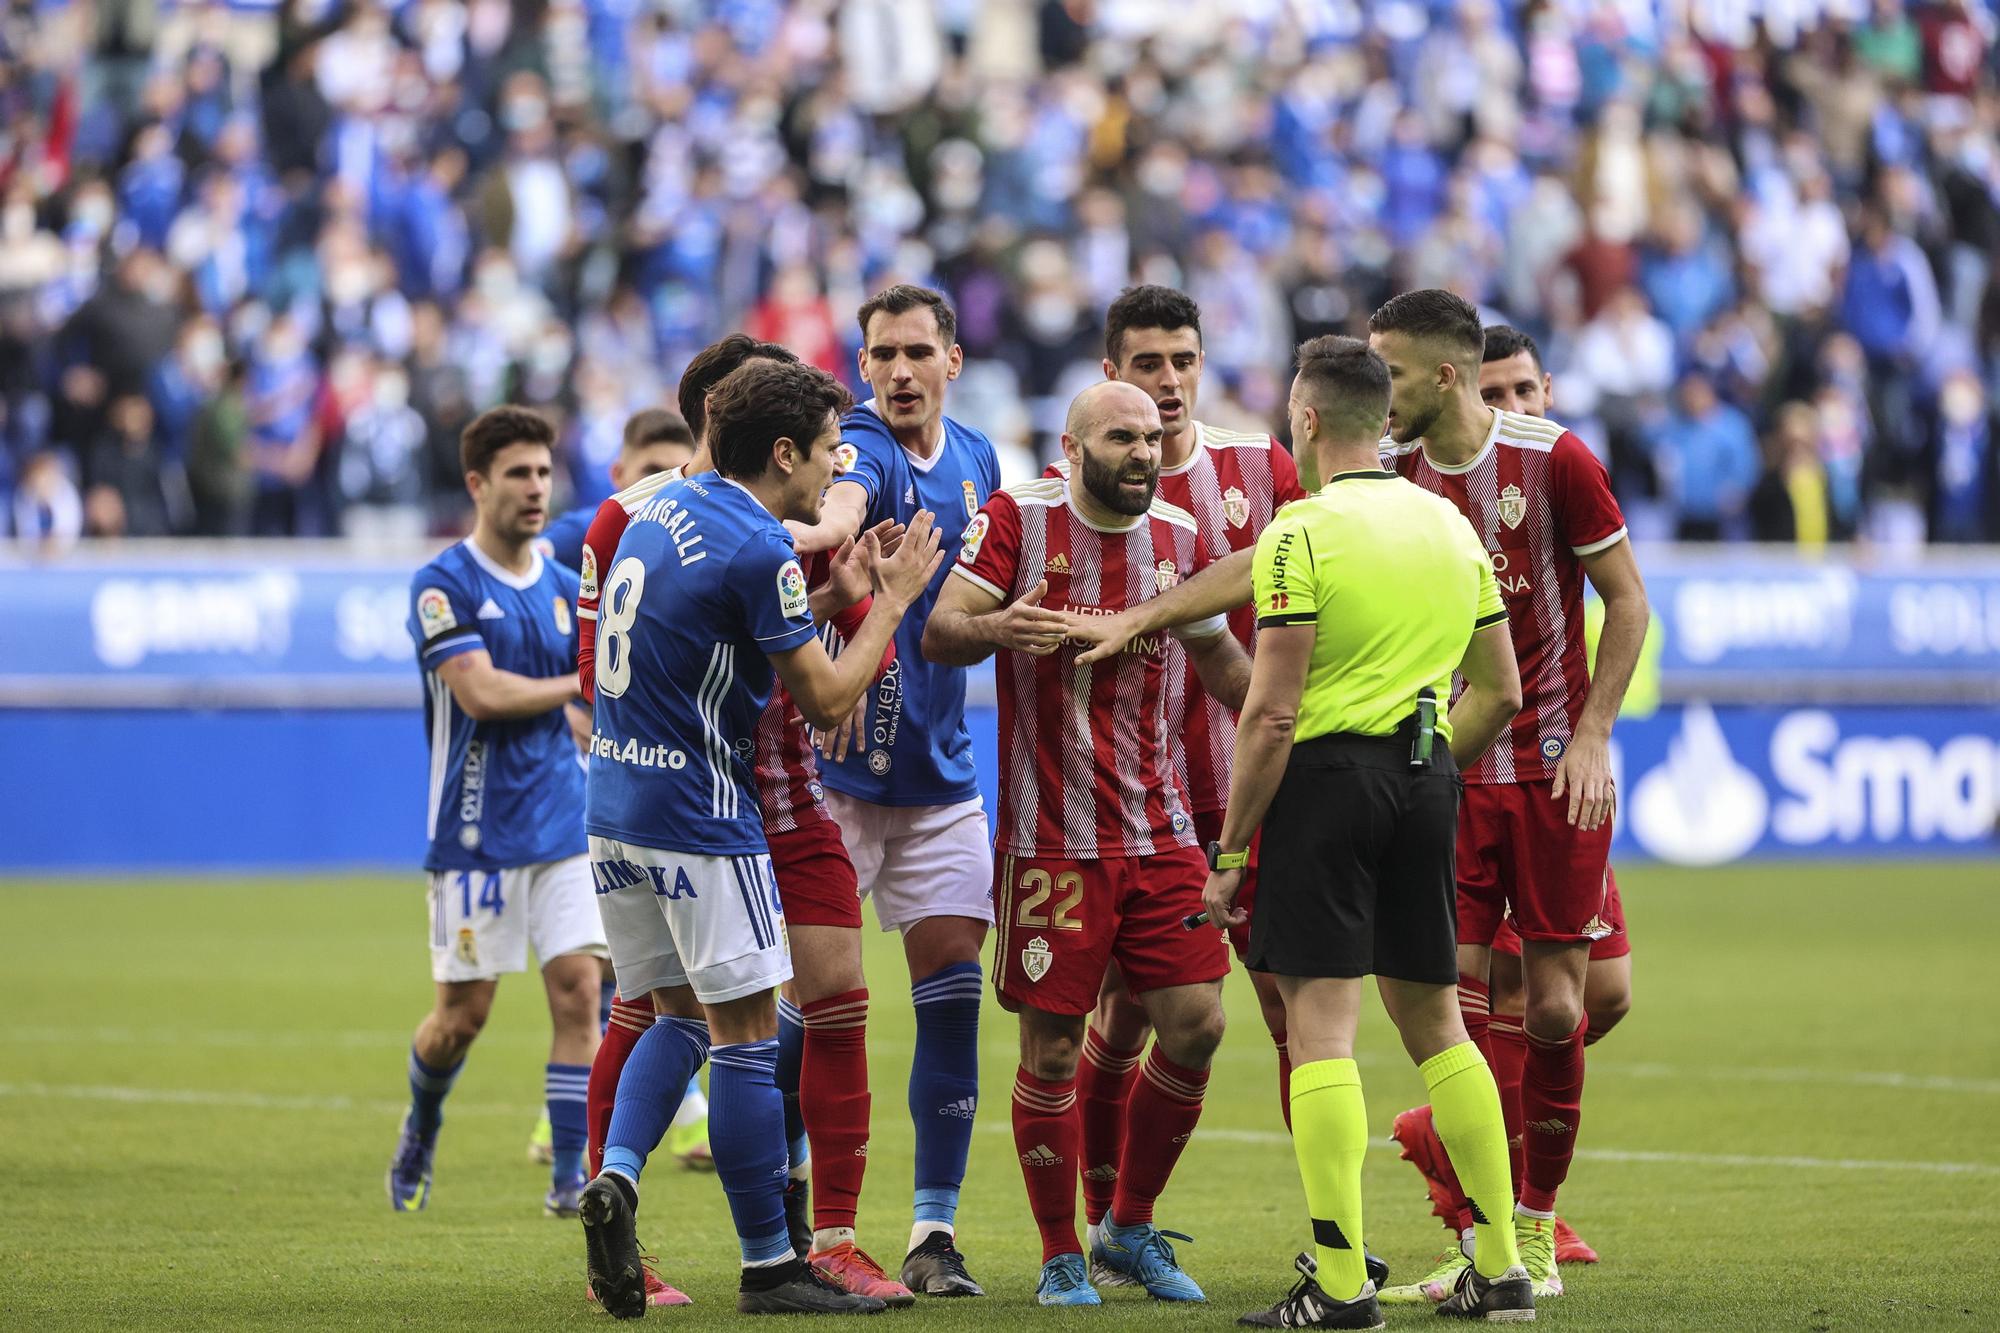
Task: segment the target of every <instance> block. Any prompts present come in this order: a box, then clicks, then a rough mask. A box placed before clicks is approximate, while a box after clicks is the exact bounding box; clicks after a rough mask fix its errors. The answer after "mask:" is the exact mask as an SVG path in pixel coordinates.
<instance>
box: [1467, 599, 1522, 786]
mask: <svg viewBox="0 0 2000 1333" xmlns="http://www.w3.org/2000/svg"><path fill="white" fill-rule="evenodd" d="M1458 672H1459V674H1460V675H1461V676H1463V677H1465V691H1464V693H1462V694H1460V695H1459V696H1458V699H1457V700H1456V701H1455V702H1454V703H1453V704H1452V706H1451V757H1452V758H1453V759H1454V760H1455V761H1457V763H1458V767H1459V770H1460V771H1461V772H1462V771H1464V770H1465V769H1468V768H1471V767H1472V765H1473V763H1474V762H1475V761H1476V760H1477V759H1478V758H1479V756H1480V755H1482V754H1485V753H1486V751H1487V750H1488V749H1489V748H1490V747H1491V746H1492V744H1493V742H1494V741H1496V740H1498V739H1499V738H1500V733H1501V732H1503V731H1505V730H1506V729H1507V724H1508V723H1509V722H1512V721H1513V720H1514V714H1516V713H1518V712H1520V711H1521V670H1520V666H1519V665H1518V664H1517V663H1516V662H1515V661H1514V635H1513V631H1512V630H1510V629H1509V628H1508V627H1507V622H1506V621H1504V620H1502V621H1500V622H1498V623H1497V624H1492V625H1488V626H1486V627H1485V628H1484V629H1476V630H1474V631H1472V642H1470V643H1468V644H1467V645H1466V646H1465V657H1464V658H1463V659H1462V660H1461V661H1460V662H1459V664H1458Z"/></svg>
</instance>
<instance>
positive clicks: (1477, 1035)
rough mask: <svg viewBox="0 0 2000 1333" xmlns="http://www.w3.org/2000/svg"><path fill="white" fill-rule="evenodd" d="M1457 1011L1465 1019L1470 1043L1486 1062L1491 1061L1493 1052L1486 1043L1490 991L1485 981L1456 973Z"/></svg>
mask: <svg viewBox="0 0 2000 1333" xmlns="http://www.w3.org/2000/svg"><path fill="white" fill-rule="evenodd" d="M1458 1012H1459V1015H1460V1017H1462V1018H1464V1020H1465V1035H1466V1036H1468V1037H1470V1038H1472V1044H1473V1045H1474V1046H1477V1047H1478V1048H1479V1053H1480V1054H1481V1055H1483V1056H1485V1057H1486V1063H1487V1064H1489V1065H1490V1064H1492V1063H1493V1052H1492V1050H1491V1049H1489V1048H1488V1046H1487V1043H1486V1029H1487V1024H1488V1023H1489V1022H1490V1021H1491V1020H1490V1015H1491V1014H1492V1012H1493V999H1492V993H1491V992H1490V991H1489V990H1488V989H1487V987H1486V983H1485V982H1483V981H1481V980H1479V979H1478V978H1476V977H1469V976H1467V975H1465V973H1463V972H1461V973H1459V974H1458Z"/></svg>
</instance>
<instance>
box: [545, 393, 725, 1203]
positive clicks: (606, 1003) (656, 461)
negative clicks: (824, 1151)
mask: <svg viewBox="0 0 2000 1333" xmlns="http://www.w3.org/2000/svg"><path fill="white" fill-rule="evenodd" d="M693 457H694V432H693V431H692V430H691V429H689V427H688V423H687V422H686V421H685V420H683V419H682V418H681V416H680V414H679V413H677V412H672V411H669V410H668V409H666V408H664V407H648V408H644V409H642V410H641V411H638V412H635V413H633V414H632V416H631V418H630V419H629V420H627V421H626V423H625V438H624V441H623V443H622V444H621V445H620V446H619V450H618V457H617V458H615V459H613V460H612V462H611V488H612V490H613V491H622V490H624V489H625V488H626V487H627V486H630V485H631V484H632V483H633V482H635V481H638V480H639V479H640V478H642V477H650V476H652V475H654V474H655V473H659V472H666V471H668V470H670V469H672V468H677V467H680V466H682V465H684V464H685V463H686V462H687V461H688V460H689V459H690V458H693ZM596 516H597V506H596V505H583V506H580V507H578V508H576V509H572V510H570V511H569V512H568V513H566V514H564V515H562V516H561V517H559V518H555V519H551V520H550V521H549V524H548V526H547V527H545V528H543V529H542V535H541V536H539V537H537V538H535V549H536V550H538V551H540V552H541V553H542V554H543V555H544V556H545V557H548V558H549V559H552V560H554V561H555V562H556V563H557V564H559V565H561V566H563V567H564V568H565V569H575V570H581V569H582V568H583V538H584V534H585V533H586V532H588V531H590V521H591V519H593V518H595V517H596ZM568 715H569V718H570V726H571V729H572V730H574V731H575V732H576V734H577V735H578V736H579V737H583V736H588V735H589V734H590V712H589V710H588V709H586V708H583V707H582V706H580V705H578V704H570V705H569V706H568ZM612 991H613V986H612V982H611V968H610V965H609V964H606V965H605V969H604V984H603V986H602V987H601V988H600V990H599V1002H598V1011H597V1017H598V1023H597V1026H598V1029H599V1031H600V1032H602V1031H604V1030H605V1028H606V1027H607V1025H608V1024H609V1023H610V1022H611V1007H612ZM670 1135H671V1137H672V1139H673V1151H674V1155H675V1156H676V1157H679V1158H680V1159H681V1160H682V1161H683V1162H686V1163H687V1164H688V1165H689V1166H695V1167H700V1166H705V1165H706V1164H707V1161H708V1107H707V1103H706V1101H705V1100H704V1099H703V1096H702V1091H701V1087H700V1085H699V1084H697V1085H695V1086H693V1087H691V1088H689V1089H688V1095H687V1098H686V1099H685V1100H684V1101H683V1102H682V1103H681V1118H680V1122H679V1123H677V1124H676V1125H675V1126H674V1128H673V1129H672V1130H671V1131H670ZM528 1156H529V1157H530V1158H531V1159H533V1160H534V1161H537V1162H541V1163H543V1164H544V1165H547V1164H549V1163H551V1162H553V1161H554V1159H555V1133H554V1129H553V1127H552V1126H551V1125H550V1123H549V1117H548V1113H547V1112H546V1111H545V1112H543V1113H542V1117H541V1119H540V1120H539V1121H537V1122H536V1124H535V1128H534V1130H533V1132H531V1133H530V1134H529V1136H528Z"/></svg>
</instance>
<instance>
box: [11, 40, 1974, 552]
mask: <svg viewBox="0 0 2000 1333" xmlns="http://www.w3.org/2000/svg"><path fill="white" fill-rule="evenodd" d="M6 6H7V7H6V8H5V10H4V12H0V501H4V503H0V531H9V532H12V533H13V534H15V536H16V538H17V539H18V540H20V541H24V542H31V543H50V542H53V543H56V544H60V543H62V542H65V541H67V540H69V539H70V538H72V537H74V536H75V535H76V534H78V533H84V534H94V535H118V534H127V535H133V536H157V535H164V534H205V535H234V534H258V535H279V534H301V535H331V534H359V535H362V536H371V535H378V534H379V535H382V536H385V537H387V536H410V535H421V534H425V533H435V532H442V531H449V530H453V529H455V528H456V526H457V525H459V524H460V523H461V522H462V521H463V517H464V512H465V508H466V500H465V496H464V491H463V486H462V484H461V481H460V478H459V476H458V468H457V462H456V460H457V447H456V437H457V432H458V430H459V428H460V426H461V425H462V424H463V423H464V422H465V421H467V420H468V419H469V418H470V417H471V416H472V415H473V414H474V413H476V412H478V411H479V410H481V409H483V408H485V407H487V406H490V405H492V404H494V403H497V402H500V401H502V400H514V401H519V402H525V403H531V404H536V405H542V406H545V407H547V408H549V409H550V410H552V411H553V412H555V413H556V414H557V415H558V416H559V418H560V420H561V421H562V423H563V424H562V434H561V440H562V444H561V448H562V465H563V472H564V478H563V480H564V485H565V488H566V491H567V493H568V494H567V499H568V500H570V501H573V502H575V503H587V502H592V501H594V500H596V499H598V498H600V497H601V496H602V495H604V494H605V493H607V491H608V489H609V486H610V482H609V477H608V471H607V470H608V466H609V464H610V461H611V459H612V457H613V455H614V453H615V451H616V449H617V446H618V440H619V433H620V428H621V427H622V425H623V423H624V421H625V418H626V416H627V414H629V413H630V412H632V411H634V410H636V409H637V408H640V407H643V406H648V405H653V404H657V403H662V402H670V401H671V393H672V388H673V385H674V382H675V380H676V378H677V375H678V372H679V369H680V367H681V365H682V364H683V363H684V362H685V360H686V359H687V357H688V356H689V355H690V354H691V353H692V352H694V351H695V350H696V349H698V348H699V347H700V346H702V345H703V344H704V343H706V342H707V341H709V340H711V339H712V338H714V337H716V336H717V335H719V334H720V333H722V332H724V331H727V330H730V329H735V328H744V329H747V330H748V331H750V332H751V333H753V334H754V335H756V336H758V337H761V338H772V339H777V340H781V341H783V342H785V343H786V344H788V345H789V346H791V347H792V348H794V349H795V350H796V351H798V352H799V354H800V355H801V356H802V357H803V358H805V359H806V360H809V361H811V362H813V363H815V364H817V365H821V366H824V367H826V368H828V369H830V370H833V371H835V372H836V373H839V374H841V375H842V376H843V377H845V378H847V379H849V381H850V382H852V380H853V378H854V348H855V345H856V342H857V340H858V330H857V329H856V328H855V326H854V323H853V320H852V312H853V311H854V309H855V308H856V307H857V306H858V305H859V304H860V302H861V301H862V300H863V299H864V298H865V297H866V295H867V294H869V293H870V292H871V291H873V290H875V289H877V288H879V287H881V286H882V285H884V284H886V283H889V282H892V281H901V280H912V281H921V282H930V283H934V284H936V285H939V286H942V287H943V288H944V289H946V290H947V291H948V292H949V293H950V294H951V295H952V296H953V298H954V299H955V301H956V302H957V304H958V307H959V311H960V337H961V341H962V342H963V344H964V347H965V352H966V357H967V371H966V374H965V375H964V377H963V378H962V379H961V381H960V382H959V383H958V384H957V385H955V386H954V390H953V398H952V401H951V403H950V405H949V410H950V411H951V412H952V414H953V415H954V416H957V417H960V418H962V419H964V420H966V421H968V422H970V423H972V424H975V425H978V426H980V427H982V428H984V429H985V430H987V431H988V432H989V433H990V434H992V435H993V436H994V438H995V439H996V440H997V441H1001V442H1002V443H1003V446H1004V447H1005V449H1006V451H1007V453H1008V454H1009V468H1010V471H1011V472H1012V473H1013V474H1014V475H1021V474H1024V473H1028V472H1030V471H1032V470H1033V469H1034V468H1035V466H1036V464H1037V460H1038V459H1039V458H1040V457H1042V456H1045V455H1047V454H1049V453H1050V452H1051V451H1052V448H1053V434H1052V432H1054V431H1055V430H1057V429H1059V427H1060V406H1059V405H1060V404H1061V403H1063V402H1065V401H1066V400H1067V397H1068V395H1069V394H1070V393H1072V392H1073V391H1074V390H1075V389H1076V388H1077V387H1078V386H1079V385H1080V384H1081V383H1082V382H1085V381H1088V380H1090V379H1093V378H1096V377H1097V376H1098V375H1099V374H1100V371H1099V369H1098V357H1099V356H1100V354H1101V333H1100V326H1099V319H1100V316H1101V313H1102V311H1103V309H1104V307H1105V305H1106V304H1107V303H1108V302H1109V301H1110V300H1111V298H1112V297H1113V296H1115V295H1116V294H1117V292H1118V291H1119V289H1120V288H1122V287H1124V286H1125V285H1127V284H1129V283H1131V282H1134V281H1158V282H1166V283H1171V284H1175V285H1178V286H1181V287H1183V288H1185V289H1186V290H1187V291H1189V292H1190V293H1191V294H1192V295H1193V296H1194V297H1195V298H1196V299H1197V300H1198V301H1199V302H1200V303H1201V307H1202V310H1203V316H1204V325H1205V331H1206V337H1207V354H1208V373H1207V379H1206V381H1205V382H1204V385H1203V389H1202V401H1201V404H1200V415H1201V416H1202V417H1203V418H1204V419H1207V420H1210V421H1214V422H1217V423H1218V424H1228V425H1231V426H1239V427H1240V426H1262V427H1267V428H1269V427H1278V428H1280V429H1281V428H1282V427H1281V425H1280V423H1281V420H1282V417H1283V415H1284V413H1283V400H1284V395H1285V385H1286V382H1287V379H1288V373H1287V371H1288V364H1289V361H1290V354H1291V349H1292V348H1293V346H1294V345H1295V344H1296V343H1297V342H1298V341H1299V340H1301V339H1303V338H1307V337H1311V336H1313V335H1315V334H1319V333H1324V332H1329V331H1340V332H1350V333H1353V332H1361V331H1362V330H1363V327H1364V325H1365V322H1366V319H1367V316H1368V314H1369V312H1370V311H1371V310H1372V309H1373V308H1374V307H1375V306H1376V305H1377V304H1378V303H1379V302H1381V301H1382V300H1383V299H1385V298H1386V297H1387V296H1389V295H1391V294H1392V293H1394V292H1395V291H1398V290H1401V289H1404V288H1409V287H1417V286H1432V285H1439V286H1447V287H1450V288H1452V289H1454V290H1456V291H1458V292H1459V293H1461V294H1462V295H1464V296H1466V297H1468V298H1470V299H1473V300H1475V301H1477V302H1479V303H1480V304H1481V305H1482V307H1483V308H1485V309H1487V310H1489V311H1490V312H1491V313H1492V315H1493V317H1494V318H1496V319H1498V318H1504V319H1506V320H1508V321H1510V322H1512V323H1515V324H1517V325H1519V326H1521V327H1522V328H1525V329H1527V330H1529V331H1531V332H1532V333H1533V334H1535V336H1536V337H1537V338H1538V339H1539V340H1540V343H1541V347H1542V349H1543V353H1544V356H1545V360H1546V363H1547V367H1548V369H1549V370H1550V371H1552V372H1553V374H1554V376H1555V415H1557V416H1558V417H1561V418H1563V419H1564V420H1566V421H1568V422H1569V423H1570V424H1572V425H1573V426H1575V427H1576V429H1577V430H1578V431H1579V433H1580V434H1582V435H1583V436H1584V438H1585V439H1587V440H1588V441H1590V442H1591V444H1592V445H1593V447H1595V448H1597V449H1599V450H1600V452H1601V453H1602V455H1603V457H1604V458H1605V461H1606V463H1607V464H1608V466H1609V467H1610V468H1611V471H1612V474H1613V478H1614V482H1615V485H1616V487H1617V490H1618V493H1619V495H1620V496H1621V498H1622V499H1623V500H1624V501H1625V503H1626V504H1627V506H1628V508H1629V510H1630V513H1631V516H1632V520H1633V526H1634V531H1635V533H1637V534H1639V535H1641V536H1644V537H1652V538H1655V539H1663V538H1673V537H1681V538H1685V539H1701V540H1736V539H1757V540H1765V541H1781V542H1796V543H1799V544H1801V545H1806V546H1816V545H1819V544H1821V543H1824V542H1827V541H1839V540H1845V539H1850V538H1857V537H1858V538H1862V539H1865V540H1870V541H1874V542H1878V543H1885V544H1894V545H1914V544H1917V543H1921V542H1924V541H1932V542H1962V541H1995V540H2000V477H1996V471H2000V459H1996V448H1995V436H1996V430H2000V420H1996V414H1995V405H1996V403H2000V266H1996V263H1995V258H1996V255H1997V254H2000V140H1996V128H2000V82H1996V79H1995V77H1994V74H1995V68H1996V66H1995V61H1996V45H1995V23H1994V18H1993V15H1992V14H1991V13H1990V12H1988V10H1987V9H1986V8H1985V6H1984V4H1983V3H1975V2H1973V0H1941V2H1940V3H1923V4H1914V3H1912V4H1906V3H1905V2H1904V0H1787V3H1784V4H1775V3H1767V2H1766V0H1734V2H1733V3H1732V0H1709V2H1708V3H1701V4H1692V5H1689V4H1682V3H1668V2H1667V0H1525V2H1519V0H1368V2H1365V3H1364V0H1179V3H1174V4H1156V3H1151V2H1150V0H838V3H836V0H794V2H791V3H786V2H785V0H400V2H397V0H354V2H352V3H341V2H340V0H287V3H285V4H284V5H283V6H282V7H281V8H280V7H266V6H265V5H263V4H259V3H256V2H255V0H250V2H248V3H245V2H243V0H239V2H238V3H235V4H227V5H225V4H219V3H192V2H190V0H94V3H92V2H91V0H6ZM1690 13H1693V14H1696V15H1698V16H1699V17H1700V22H1701V24H1702V25H1703V26H1702V27H1700V28H1699V29H1698V30H1691V29H1690V28H1689V27H1688V26H1687V23H1688V20H1687V18H1686V15H1688V14H1690Z"/></svg>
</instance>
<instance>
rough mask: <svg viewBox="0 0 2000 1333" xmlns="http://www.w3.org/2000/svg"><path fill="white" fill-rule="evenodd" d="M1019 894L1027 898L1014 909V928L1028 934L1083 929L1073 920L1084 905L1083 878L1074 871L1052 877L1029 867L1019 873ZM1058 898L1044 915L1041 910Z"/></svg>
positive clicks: (1043, 871)
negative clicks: (1025, 931) (1051, 908)
mask: <svg viewBox="0 0 2000 1333" xmlns="http://www.w3.org/2000/svg"><path fill="white" fill-rule="evenodd" d="M1019 891H1020V892H1024V893H1026V894H1027V895H1028V896H1027V897H1025V898H1022V899H1021V900H1020V903H1019V905H1018V906H1017V907H1016V908H1015V909H1014V924H1015V925H1017V926H1021V927H1024V928H1026V929H1029V930H1082V929H1083V922H1081V921H1079V920H1078V919H1077V917H1076V910H1077V908H1078V907H1080V906H1081V905H1082V904H1083V876H1082V875H1079V874H1078V873H1077V872H1076V871H1074V870H1064V871H1060V872H1058V873H1057V874H1055V875H1051V874H1049V872H1048V871H1046V870H1043V869H1040V868H1039V867H1030V868H1028V869H1026V870H1023V871H1022V872H1021V882H1020V886H1019ZM1058 894H1060V895H1061V897H1060V898H1059V899H1058V900H1057V902H1056V905H1055V911H1054V912H1053V913H1048V914H1045V913H1044V912H1043V910H1042V909H1043V907H1044V906H1045V905H1046V904H1047V903H1048V902H1049V900H1050V899H1051V898H1053V897H1056V895H1058Z"/></svg>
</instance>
